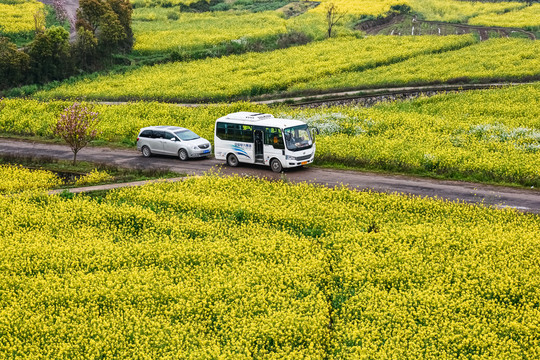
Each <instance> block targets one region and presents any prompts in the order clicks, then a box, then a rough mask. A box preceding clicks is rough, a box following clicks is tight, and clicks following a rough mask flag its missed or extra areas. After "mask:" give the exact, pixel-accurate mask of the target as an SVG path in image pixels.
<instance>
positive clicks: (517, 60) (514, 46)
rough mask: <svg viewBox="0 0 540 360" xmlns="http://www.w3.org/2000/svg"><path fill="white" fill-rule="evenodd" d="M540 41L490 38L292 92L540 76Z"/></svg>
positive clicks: (298, 86)
mask: <svg viewBox="0 0 540 360" xmlns="http://www.w3.org/2000/svg"><path fill="white" fill-rule="evenodd" d="M538 54H540V43H538V42H537V41H532V40H528V39H513V38H502V39H490V40H487V41H483V42H481V43H478V44H474V45H472V46H468V47H465V48H462V49H458V50H455V51H448V52H444V53H441V54H429V55H420V56H417V57H414V58H411V59H408V60H404V61H402V62H399V63H395V64H391V65H387V66H379V67H377V68H374V69H368V70H365V71H346V72H343V73H341V74H338V75H336V76H333V77H331V78H329V77H327V78H324V77H323V78H320V79H314V80H312V81H308V82H304V83H298V84H296V85H294V86H292V87H290V89H289V90H290V91H292V92H295V91H300V90H311V89H320V90H322V89H325V90H327V89H344V88H361V87H375V86H401V85H408V84H411V85H419V84H431V83H437V82H446V81H449V80H459V79H461V80H462V81H463V80H467V79H469V80H475V81H486V80H489V79H507V80H512V79H520V78H523V77H539V76H540V56H538Z"/></svg>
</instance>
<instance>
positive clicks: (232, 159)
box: [227, 154, 238, 167]
mask: <svg viewBox="0 0 540 360" xmlns="http://www.w3.org/2000/svg"><path fill="white" fill-rule="evenodd" d="M227 165H229V166H230V167H237V166H238V158H237V157H236V155H234V154H229V155H227Z"/></svg>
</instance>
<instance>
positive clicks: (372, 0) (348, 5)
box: [311, 0, 409, 15]
mask: <svg viewBox="0 0 540 360" xmlns="http://www.w3.org/2000/svg"><path fill="white" fill-rule="evenodd" d="M408 1H409V0H323V1H322V2H321V4H320V5H319V6H317V7H316V8H314V9H313V10H311V11H312V12H316V13H323V14H325V13H326V11H327V9H326V5H327V4H329V3H332V4H334V5H335V7H336V10H337V11H338V12H339V13H345V14H349V15H382V14H384V13H386V12H388V11H389V10H390V8H391V7H392V6H393V5H404V4H407V3H408Z"/></svg>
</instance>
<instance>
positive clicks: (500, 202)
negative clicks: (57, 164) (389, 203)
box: [0, 139, 540, 214]
mask: <svg viewBox="0 0 540 360" xmlns="http://www.w3.org/2000/svg"><path fill="white" fill-rule="evenodd" d="M0 155H19V156H31V157H35V156H42V157H49V158H54V159H64V160H70V159H72V158H73V153H72V152H71V150H70V149H69V147H67V146H65V145H54V144H41V143H33V142H27V141H17V140H8V139H0ZM77 159H78V160H83V161H90V162H95V163H104V164H109V165H115V166H119V167H126V168H156V169H169V170H171V171H174V172H178V173H185V174H188V175H189V174H196V175H201V174H204V173H205V172H208V171H210V170H218V169H219V171H220V172H221V173H222V174H223V175H233V174H237V175H240V176H256V177H261V178H267V179H269V180H272V179H274V180H279V179H282V178H283V179H286V180H288V181H291V182H310V183H315V184H321V185H325V186H337V185H340V184H343V185H347V186H348V187H350V188H353V189H358V190H365V189H371V190H374V191H378V192H385V193H404V194H410V195H416V196H427V197H437V198H441V199H448V200H451V201H455V200H459V201H463V202H468V203H484V204H486V205H493V206H495V207H498V208H505V207H510V208H514V209H518V210H520V211H524V212H532V213H537V214H538V213H540V191H538V190H537V189H514V188H507V187H500V186H487V185H480V184H474V183H467V182H459V181H439V180H432V179H425V178H414V177H409V176H400V175H381V174H375V173H365V172H357V171H343V170H334V169H322V168H316V167H306V168H299V169H291V170H288V171H286V172H284V173H283V174H276V173H273V172H272V171H271V170H270V169H269V168H267V167H263V166H253V165H251V166H250V165H244V166H241V167H238V168H231V167H228V166H227V165H225V164H224V162H222V161H217V160H215V159H198V160H189V161H185V162H182V161H180V160H179V159H177V158H176V157H167V156H155V157H151V158H144V157H142V156H141V154H140V153H139V152H138V151H136V150H119V149H110V148H104V147H87V148H84V149H83V150H81V152H80V153H79V154H78V155H77Z"/></svg>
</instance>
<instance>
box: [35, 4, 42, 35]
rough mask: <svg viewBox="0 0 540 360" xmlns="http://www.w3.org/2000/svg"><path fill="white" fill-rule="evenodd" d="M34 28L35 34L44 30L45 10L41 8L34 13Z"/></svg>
mask: <svg viewBox="0 0 540 360" xmlns="http://www.w3.org/2000/svg"><path fill="white" fill-rule="evenodd" d="M34 28H35V30H36V34H43V33H44V32H45V10H43V8H41V9H39V10H37V11H36V12H35V13H34Z"/></svg>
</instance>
